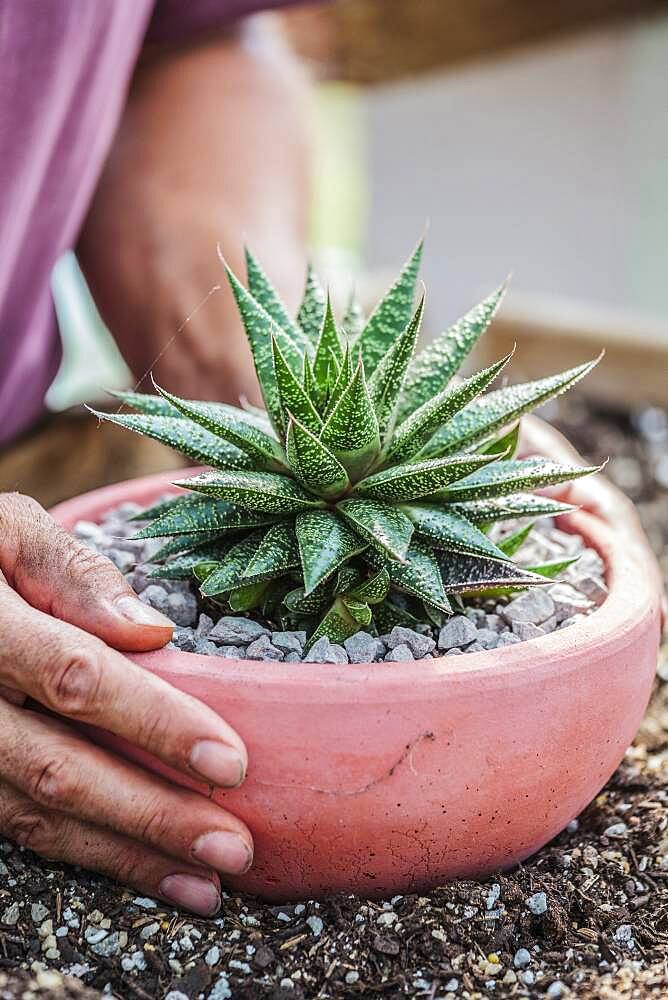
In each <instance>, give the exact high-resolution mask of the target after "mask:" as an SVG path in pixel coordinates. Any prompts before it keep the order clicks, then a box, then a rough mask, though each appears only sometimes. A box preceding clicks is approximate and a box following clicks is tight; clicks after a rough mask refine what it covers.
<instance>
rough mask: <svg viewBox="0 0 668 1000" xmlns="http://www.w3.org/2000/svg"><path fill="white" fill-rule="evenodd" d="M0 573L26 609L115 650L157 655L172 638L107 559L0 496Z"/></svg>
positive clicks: (35, 510)
mask: <svg viewBox="0 0 668 1000" xmlns="http://www.w3.org/2000/svg"><path fill="white" fill-rule="evenodd" d="M0 570H2V573H3V574H4V576H5V578H6V579H7V581H8V582H9V584H10V585H11V586H13V587H14V589H15V590H16V591H17V592H18V593H19V594H20V595H21V596H22V597H23V599H24V600H25V601H27V602H28V603H29V604H30V605H32V607H34V608H37V609H39V610H40V611H45V612H46V613H47V614H51V615H53V616H54V617H56V618H60V619H61V620H62V621H66V622H69V623H70V624H72V625H77V626H79V628H82V629H84V630H85V631H86V632H90V633H91V634H92V635H96V636H98V637H99V638H100V639H102V640H103V641H104V642H106V643H107V644H108V645H110V646H114V647H115V648H116V649H120V650H135V651H142V650H148V649H158V648H159V647H160V646H164V645H165V643H167V642H169V640H170V639H171V637H172V632H173V630H174V625H173V623H172V622H171V621H170V620H169V618H166V617H165V616H164V615H161V614H160V613H159V612H158V611H155V610H154V609H153V608H150V607H148V605H146V604H144V603H143V602H142V601H140V600H139V598H138V597H137V595H136V594H135V593H134V591H133V590H132V588H131V587H130V586H129V584H128V583H127V581H126V580H125V579H124V577H123V575H122V574H121V573H120V572H119V571H118V570H117V569H116V567H115V566H114V565H113V563H112V562H110V560H109V559H107V558H106V557H105V556H102V555H99V554H98V553H96V552H93V551H92V550H91V549H89V548H88V547H87V546H86V545H83V544H82V543H81V542H79V541H77V540H76V539H74V538H72V537H71V535H69V534H68V533H67V532H66V531H64V530H63V529H62V528H60V527H59V526H58V525H57V524H56V523H55V521H54V520H53V519H52V518H51V517H50V516H49V515H48V514H47V513H46V511H45V510H44V509H43V508H42V507H40V505H39V504H38V503H37V502H36V501H35V500H32V499H31V498H30V497H26V496H23V495H22V494H19V493H11V494H10V493H5V494H2V495H0Z"/></svg>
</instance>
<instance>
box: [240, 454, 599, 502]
mask: <svg viewBox="0 0 668 1000" xmlns="http://www.w3.org/2000/svg"><path fill="white" fill-rule="evenodd" d="M435 461H438V459H436V460H435ZM601 468H602V466H589V467H587V466H585V467H582V466H579V465H560V464H559V463H558V462H551V461H549V460H548V459H544V458H525V459H514V460H513V461H510V462H504V461H500V462H494V463H493V464H492V465H488V466H487V467H486V468H484V469H478V471H477V472H475V473H473V474H472V475H470V476H468V477H467V478H466V479H462V480H460V481H459V482H457V483H452V484H451V485H450V486H448V487H447V489H446V490H443V491H442V492H441V493H440V494H439V495H440V496H441V497H442V498H443V499H446V500H447V501H448V502H449V503H461V501H462V500H476V499H479V500H483V499H487V498H488V497H502V496H504V495H505V494H507V493H517V492H518V491H521V490H532V489H538V488H539V487H542V486H554V485H556V484H557V483H566V482H569V481H570V480H571V479H580V478H581V477H582V476H589V475H591V474H592V473H593V472H599V471H600V469H601ZM239 475H243V473H239Z"/></svg>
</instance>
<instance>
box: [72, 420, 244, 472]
mask: <svg viewBox="0 0 668 1000" xmlns="http://www.w3.org/2000/svg"><path fill="white" fill-rule="evenodd" d="M91 413H94V414H95V416H96V417H99V418H100V420H107V421H109V423H112V424H118V425H119V427H126V428H127V429H128V430H130V431H134V432H135V433H136V434H143V435H144V437H150V438H153V440H154V441H159V442H160V443H161V444H166V445H168V446H169V447H170V448H175V449H176V451H180V452H181V454H182V455H187V456H188V458H192V459H194V460H195V461H196V462H203V463H204V464H205V465H213V466H215V467H216V468H217V469H252V468H253V460H252V458H251V457H250V456H249V455H248V454H244V452H243V451H241V450H240V449H239V448H237V447H236V446H235V445H233V444H230V443H229V442H228V441H222V440H221V439H220V438H219V437H217V436H216V435H215V434H211V433H210V432H209V431H207V430H204V428H203V427H197V426H195V427H193V425H192V424H191V423H189V422H188V421H187V420H181V419H179V418H178V417H164V416H150V415H148V414H140V413H102V412H101V411H99V410H93V409H91Z"/></svg>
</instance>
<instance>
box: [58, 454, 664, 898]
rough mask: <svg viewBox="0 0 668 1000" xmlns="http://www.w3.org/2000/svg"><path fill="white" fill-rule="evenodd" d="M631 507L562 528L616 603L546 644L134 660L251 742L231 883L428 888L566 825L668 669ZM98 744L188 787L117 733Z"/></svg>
mask: <svg viewBox="0 0 668 1000" xmlns="http://www.w3.org/2000/svg"><path fill="white" fill-rule="evenodd" d="M179 474H180V475H181V474H182V473H179ZM169 482H170V476H169V475H166V474H160V475H157V476H150V477H148V478H145V479H138V480H135V481H132V482H127V483H120V484H118V485H116V486H111V487H107V488H105V489H101V490H96V491H95V492H93V493H88V494H86V495H83V496H80V497H78V498H76V499H74V500H70V501H67V502H66V503H63V504H61V505H60V506H59V507H57V508H56V509H55V511H54V515H55V516H56V518H57V519H58V520H59V521H60V522H61V523H62V524H63V525H65V526H66V527H68V528H69V527H72V526H73V524H74V523H75V522H76V521H77V520H79V519H88V520H96V519H99V518H100V516H101V515H102V513H103V512H104V511H105V510H106V509H108V508H110V507H113V506H115V505H117V504H119V503H121V502H122V501H124V500H134V501H138V502H139V503H142V504H148V503H150V502H151V501H153V500H154V499H155V498H156V497H157V496H158V495H159V494H160V493H162V492H164V491H165V488H166V487H167V485H168V483H169ZM586 489H587V486H586V481H581V482H580V483H579V490H580V495H581V496H582V494H583V492H584V493H586ZM625 512H626V508H625V507H624V506H623V505H622V504H621V503H620V506H619V510H618V511H617V518H616V520H617V522H618V523H615V508H614V505H613V506H612V507H611V508H609V509H608V511H607V515H608V521H607V522H606V521H604V520H602V519H600V518H598V517H595V516H594V515H592V514H588V513H584V512H578V513H575V514H572V515H569V516H568V517H564V518H562V520H561V526H563V527H564V528H565V529H566V530H569V531H577V532H579V533H580V534H582V535H583V536H584V537H585V539H586V540H587V543H588V544H590V545H592V546H593V547H594V548H596V549H597V550H598V552H599V553H600V554H601V556H602V557H603V559H604V560H605V563H606V566H607V579H608V585H609V588H610V594H609V597H608V598H607V600H606V601H605V603H604V604H603V606H602V607H601V608H599V609H598V610H597V611H595V612H594V614H592V615H591V616H590V617H589V618H587V619H586V620H585V621H583V622H581V623H579V624H576V625H573V626H571V627H569V628H567V629H563V630H562V631H558V632H554V633H552V634H551V635H547V636H545V637H543V638H540V639H534V640H531V641H529V642H523V643H521V644H517V645H514V646H508V647H505V648H503V649H500V650H491V651H485V652H479V653H469V654H467V655H465V656H461V657H447V658H445V657H444V658H439V659H435V660H428V661H422V662H417V663H398V664H397V663H394V664H372V665H360V666H353V665H350V666H345V667H338V666H327V665H321V664H300V663H297V664H292V663H289V664H288V663H285V664H284V663H278V664H277V663H257V662H247V661H244V660H223V659H220V660H218V659H213V658H210V657H205V656H198V655H195V654H192V653H182V652H180V651H177V650H171V649H170V650H161V651H159V652H155V653H144V654H137V655H135V656H133V657H132V658H133V659H134V660H135V661H136V662H137V663H140V664H141V665H142V666H143V667H145V668H146V669H147V670H152V671H155V672H156V673H158V674H160V675H161V676H162V677H164V678H166V679H167V680H168V681H170V682H171V683H172V684H174V685H175V686H176V687H178V688H180V689H182V690H184V691H187V692H189V693H190V694H192V695H195V696H196V697H198V698H200V699H202V700H203V701H205V702H207V704H209V705H211V706H212V707H213V708H214V709H215V710H216V711H217V712H219V713H220V714H221V715H222V716H224V717H225V719H227V721H228V722H229V723H231V724H232V725H233V726H234V727H235V728H236V729H237V731H238V732H239V733H240V734H241V736H242V737H243V739H244V740H245V741H246V744H247V746H248V749H249V755H250V767H249V770H248V777H247V780H246V782H245V784H244V785H243V787H242V788H240V789H238V790H235V791H231V792H217V793H216V794H215V798H216V801H219V802H221V803H224V804H225V806H226V807H227V808H228V809H230V810H231V811H232V812H234V813H236V814H237V815H239V816H240V817H241V818H243V819H244V820H245V822H246V823H247V824H248V826H249V827H250V829H251V830H252V832H253V835H254V838H255V848H256V851H255V864H254V866H253V868H252V869H251V871H250V872H249V873H248V874H247V875H245V876H243V877H242V878H238V879H231V880H230V882H231V884H232V887H233V888H234V889H240V890H244V891H249V892H253V893H257V894H259V895H261V896H263V897H265V898H270V899H277V900H279V899H287V898H290V899H293V900H295V899H299V898H304V897H312V896H318V895H322V894H324V893H328V892H331V891H334V890H348V891H356V892H360V893H362V894H365V895H368V896H375V895H387V894H390V895H391V894H393V893H396V892H409V891H416V890H421V889H424V888H426V887H428V886H433V885H434V884H435V883H439V882H442V881H444V880H446V879H450V878H455V877H460V876H483V875H485V874H487V873H489V872H492V871H494V870H497V869H500V868H507V867H509V866H511V865H514V864H515V863H517V862H518V861H521V860H522V859H524V858H526V857H528V856H529V855H530V854H532V853H533V852H534V851H536V850H537V849H538V848H539V847H541V846H542V845H543V844H545V843H546V842H547V841H548V840H550V839H551V838H552V837H554V836H555V834H557V833H558V832H559V831H560V830H561V829H563V827H564V826H565V825H566V824H567V823H568V822H569V820H571V819H572V818H573V817H574V816H576V815H577V814H578V813H579V812H580V811H581V810H582V809H583V808H584V806H586V805H587V803H588V802H589V801H590V800H591V799H592V798H593V796H595V795H596V793H597V792H598V791H599V789H600V788H601V787H602V786H603V785H604V784H605V782H606V781H607V780H608V778H609V777H610V775H611V774H612V773H613V771H614V770H615V768H616V767H617V765H618V764H619V762H620V760H621V759H622V756H623V754H624V751H625V750H626V748H627V746H628V745H629V743H630V742H631V740H632V739H633V736H634V734H635V732H636V729H637V727H638V725H639V723H640V721H641V719H642V716H643V713H644V710H645V707H646V705H647V701H648V698H649V694H650V689H651V686H652V679H653V677H654V672H655V667H656V659H657V649H658V643H659V594H658V592H657V587H656V577H655V575H654V566H653V564H652V562H651V558H650V556H649V554H648V552H647V551H646V550H645V548H644V547H643V546H642V545H640V544H638V545H636V546H634V547H631V548H630V547H629V546H628V544H627V531H626V528H625V526H624V525H623V524H622V519H623V517H624V515H625ZM620 539H621V540H620ZM94 738H95V739H97V740H99V741H100V742H103V743H104V744H106V745H107V746H110V747H113V748H114V749H116V750H118V751H119V752H121V753H123V754H125V755H127V756H128V757H131V758H132V759H135V760H139V761H141V762H142V763H144V764H145V765H146V766H148V767H150V768H152V769H154V770H157V771H159V772H161V773H163V774H167V775H168V776H169V777H171V778H172V779H173V780H174V781H178V782H181V783H187V779H184V778H182V777H181V776H179V775H176V774H175V773H174V772H170V771H169V770H168V769H167V768H165V767H164V766H163V765H161V764H159V763H158V762H156V761H155V760H153V759H150V758H148V757H147V756H146V755H145V754H143V753H141V752H138V751H137V750H135V749H134V748H132V747H130V746H128V745H127V744H124V743H123V742H122V741H121V740H119V739H118V738H116V737H114V736H111V735H109V734H106V733H104V734H103V733H97V734H94ZM193 787H196V786H193ZM200 790H201V791H202V792H205V791H206V789H205V788H204V787H203V786H200Z"/></svg>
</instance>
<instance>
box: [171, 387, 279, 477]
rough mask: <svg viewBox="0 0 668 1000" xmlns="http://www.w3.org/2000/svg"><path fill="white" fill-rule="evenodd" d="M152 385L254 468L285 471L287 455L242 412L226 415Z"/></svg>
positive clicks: (216, 408) (272, 438)
mask: <svg viewBox="0 0 668 1000" xmlns="http://www.w3.org/2000/svg"><path fill="white" fill-rule="evenodd" d="M153 384H154V385H155V388H156V389H157V390H158V392H159V393H160V395H161V396H164V397H165V399H166V400H167V401H168V402H169V403H171V405H172V406H174V407H175V408H176V409H177V410H179V411H180V412H181V413H182V414H183V415H184V416H185V417H188V418H189V419H190V420H191V421H193V422H194V423H195V424H199V425H200V426H201V427H204V429H205V430H207V431H209V432H210V433H211V434H215V435H216V437H219V438H222V439H223V440H224V441H228V442H229V443H230V444H232V445H234V446H235V447H236V448H238V449H239V450H240V451H242V452H244V453H245V454H246V455H248V457H249V458H250V459H251V460H252V462H253V467H254V468H260V469H274V470H275V469H284V468H285V455H284V454H283V450H282V448H281V446H280V445H279V444H278V442H277V441H276V438H275V437H273V436H272V435H269V434H265V432H264V431H262V430H260V428H259V427H254V426H253V425H252V424H250V423H249V422H248V421H247V420H245V419H243V418H241V419H240V418H239V416H238V414H239V410H236V411H234V410H233V409H232V408H230V409H231V410H232V412H231V413H224V412H221V410H220V408H218V407H215V406H211V405H210V404H209V403H201V402H198V401H197V400H193V401H191V400H188V399H181V398H180V397H179V396H175V395H173V393H171V392H167V390H166V389H161V388H160V386H159V385H157V384H156V383H155V382H154V383H153ZM189 426H192V425H189Z"/></svg>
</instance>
